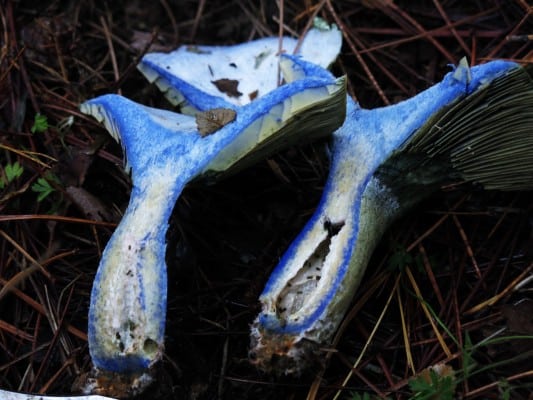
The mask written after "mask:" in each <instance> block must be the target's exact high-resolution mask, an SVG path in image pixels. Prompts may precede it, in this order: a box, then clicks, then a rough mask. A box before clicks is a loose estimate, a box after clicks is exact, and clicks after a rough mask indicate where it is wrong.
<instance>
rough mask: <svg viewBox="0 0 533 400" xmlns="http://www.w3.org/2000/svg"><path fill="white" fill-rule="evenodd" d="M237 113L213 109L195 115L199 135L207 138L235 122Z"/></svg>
mask: <svg viewBox="0 0 533 400" xmlns="http://www.w3.org/2000/svg"><path fill="white" fill-rule="evenodd" d="M236 116H237V113H236V112H235V111H234V110H232V109H231V108H213V109H211V110H207V111H204V112H201V113H198V114H196V125H198V132H200V135H202V137H203V136H207V135H210V134H212V133H214V132H216V131H218V130H219V129H220V128H222V127H224V126H226V125H227V124H229V123H230V122H233V121H234V120H235V117H236Z"/></svg>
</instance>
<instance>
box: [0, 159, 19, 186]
mask: <svg viewBox="0 0 533 400" xmlns="http://www.w3.org/2000/svg"><path fill="white" fill-rule="evenodd" d="M23 172H24V168H23V167H22V165H20V164H19V162H18V161H15V162H14V163H12V164H7V165H6V167H5V168H4V175H5V177H4V176H1V177H0V189H3V188H4V187H5V186H6V185H8V184H9V183H11V182H13V181H14V180H15V179H17V178H19V177H20V176H21V175H22V173H23Z"/></svg>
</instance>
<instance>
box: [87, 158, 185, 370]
mask: <svg viewBox="0 0 533 400" xmlns="http://www.w3.org/2000/svg"><path fill="white" fill-rule="evenodd" d="M185 180H186V176H184V174H183V171H178V170H177V169H176V168H175V167H173V166H172V163H171V161H170V160H169V162H168V163H166V164H163V165H159V166H153V167H151V171H150V173H149V174H147V175H146V176H143V179H141V180H140V182H136V183H135V185H134V187H133V190H132V194H131V198H130V203H129V205H128V211H127V213H126V214H125V215H124V218H123V219H122V221H121V223H120V225H119V226H118V228H117V229H116V230H115V232H114V233H113V235H112V237H111V239H110V240H109V242H108V244H107V246H106V248H105V251H104V253H103V255H102V260H101V263H100V268H99V269H98V272H97V274H96V277H95V281H94V284H93V289H92V293H91V304H90V308H89V331H88V335H89V345H90V347H89V350H90V352H91V358H92V360H93V363H94V364H95V366H96V367H97V368H100V369H104V370H108V371H113V372H126V373H127V372H136V371H140V370H143V369H147V368H149V367H151V366H152V364H153V363H154V362H155V361H157V360H158V359H160V357H161V354H162V351H163V343H164V328H165V316H166V299H167V271H166V264H165V250H166V244H165V235H166V231H167V228H168V219H169V216H170V214H171V212H172V208H173V207H174V204H175V202H176V200H177V198H178V196H179V194H180V193H181V191H182V189H183V186H184V181H185ZM113 309H114V310H116V312H109V310H113Z"/></svg>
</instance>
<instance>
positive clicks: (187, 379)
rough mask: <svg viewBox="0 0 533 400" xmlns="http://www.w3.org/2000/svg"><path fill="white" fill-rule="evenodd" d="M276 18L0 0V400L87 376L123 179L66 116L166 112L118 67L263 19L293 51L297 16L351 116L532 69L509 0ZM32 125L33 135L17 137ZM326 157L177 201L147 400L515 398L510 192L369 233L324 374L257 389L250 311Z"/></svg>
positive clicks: (105, 147) (527, 212) (528, 287)
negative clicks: (429, 376) (164, 310)
mask: <svg viewBox="0 0 533 400" xmlns="http://www.w3.org/2000/svg"><path fill="white" fill-rule="evenodd" d="M280 3H283V13H282V15H281V14H280V9H279V8H278V7H277V5H276V2H274V1H263V2H255V1H246V0H242V1H238V0H235V1H231V0H230V1H218V0H217V1H211V0H210V1H200V2H197V1H184V0H161V1H159V2H145V1H138V0H133V1H112V2H111V1H110V2H104V1H96V0H89V1H81V2H80V1H74V0H64V1H59V0H58V1H51V0H43V1H40V2H35V1H24V0H20V1H14V0H13V1H9V0H1V7H0V26H1V28H2V29H1V31H0V32H1V36H0V164H1V166H2V170H1V171H2V175H3V177H4V179H6V174H7V172H8V171H7V169H8V168H7V167H8V166H11V167H12V166H13V165H14V164H15V162H18V165H20V166H21V167H22V168H23V171H22V173H21V174H20V176H18V177H16V178H14V179H12V180H11V181H10V182H8V183H7V184H6V185H4V187H3V189H1V191H0V388H2V389H8V390H15V391H24V392H35V393H41V394H71V393H72V389H71V386H72V385H73V383H74V381H75V380H76V378H77V377H78V376H79V375H80V374H82V373H85V372H87V371H89V370H90V368H91V362H90V358H89V353H88V348H87V340H86V329H87V308H88V302H89V293H90V289H91V285H92V281H93V278H94V274H95V271H96V268H97V266H98V261H99V258H100V255H101V252H102V250H103V248H104V246H105V244H106V242H107V240H108V239H109V237H110V235H111V233H112V232H113V229H114V227H115V226H116V224H117V223H118V222H119V221H120V215H121V213H122V212H123V211H124V209H125V207H126V205H127V202H128V199H129V190H130V181H129V177H128V176H127V175H126V174H125V172H124V171H123V169H122V153H121V148H120V146H119V145H117V144H116V143H115V142H114V141H113V140H112V139H111V138H110V137H109V135H108V134H107V133H106V131H105V130H104V128H103V127H102V126H100V125H98V124H97V123H96V122H95V121H94V120H92V119H90V118H88V117H86V116H84V115H82V114H81V113H80V112H79V110H78V105H79V104H80V103H81V102H83V101H85V100H87V99H90V98H93V97H96V96H98V95H101V94H105V93H117V92H120V93H121V94H123V95H125V96H127V97H129V98H131V99H133V100H135V101H137V102H140V103H143V104H147V105H151V106H157V107H164V108H170V106H169V105H168V103H166V101H165V100H164V99H163V97H162V96H161V95H160V93H159V92H158V91H157V89H156V88H155V87H153V86H151V85H149V84H148V83H147V82H146V81H145V80H144V78H143V77H142V76H141V74H140V73H138V72H137V70H136V68H135V64H136V62H137V61H138V60H139V58H140V57H141V56H142V55H143V54H144V53H145V52H146V51H169V50H172V49H174V48H176V47H178V46H179V45H182V44H189V43H198V44H234V43H238V42H242V41H248V40H251V39H254V38H259V37H263V36H276V35H277V34H278V31H279V24H278V22H279V21H280V18H282V20H283V23H284V24H285V26H286V28H285V30H284V34H288V35H291V34H294V35H298V34H300V33H302V32H303V30H304V29H305V27H306V25H307V24H308V23H309V21H310V20H311V19H312V17H313V16H314V15H315V13H316V14H317V15H319V16H321V17H323V18H324V19H325V20H327V21H328V22H335V23H337V24H339V25H341V28H342V29H343V33H344V35H345V38H344V45H343V50H342V54H341V56H340V57H339V59H338V61H337V62H336V63H335V65H334V66H333V72H334V73H335V74H336V75H343V74H345V75H346V76H347V77H348V88H349V91H350V93H351V94H352V95H353V96H354V97H355V98H356V99H357V100H358V101H359V102H360V103H361V105H362V106H364V107H368V108H371V107H378V106H383V105H385V104H390V103H395V102H397V101H399V100H402V99H405V98H408V97H410V96H412V95H414V94H416V93H418V92H419V91H421V90H423V89H425V88H427V87H428V86H430V85H432V84H434V83H436V82H438V81H439V80H440V79H441V77H442V76H443V74H444V73H446V72H447V71H448V70H449V64H454V63H457V62H458V61H459V60H460V59H461V58H462V57H463V56H466V57H467V58H468V60H470V63H471V64H479V63H483V62H486V61H489V60H492V59H510V60H515V61H517V62H521V63H531V62H532V61H533V46H532V45H531V43H532V42H531V37H527V35H531V34H533V8H532V7H531V5H529V4H528V3H527V1H525V0H514V1H498V0H491V1H469V2H464V1H444V0H435V1H399V0H398V1H396V2H393V1H389V0H380V1H370V0H364V1H363V0H361V1H353V0H340V1H335V2H334V1H327V0H325V1H311V0H305V1H285V2H283V1H280ZM280 15H281V17H280ZM37 114H41V115H43V116H45V117H46V118H47V122H48V127H47V128H46V127H44V129H42V131H38V132H35V133H32V132H31V131H32V127H34V126H35V116H36V115H37ZM325 146H326V143H325V142H317V143H314V144H312V145H308V146H305V147H295V148H290V149H288V150H286V151H283V152H282V153H280V154H277V155H275V156H273V157H272V158H271V159H269V160H268V161H263V162H260V163H259V164H257V165H255V166H253V167H251V168H249V169H247V170H245V171H242V172H241V173H239V174H237V175H235V176H232V177H231V178H228V179H226V180H224V181H221V182H218V183H217V184H215V185H212V186H203V185H200V184H194V185H191V186H189V187H187V188H186V190H185V191H184V192H183V194H182V196H181V198H180V200H179V201H178V203H177V204H176V207H175V210H174V214H173V217H172V220H171V229H170V231H169V234H168V243H169V246H168V253H167V259H168V266H169V302H168V321H167V329H166V332H167V339H166V353H165V357H164V360H163V361H162V362H161V363H160V364H161V365H160V366H159V367H158V372H157V377H158V381H157V384H155V385H153V386H152V387H151V388H150V389H149V393H150V395H149V396H150V398H151V399H153V400H155V399H174V398H175V399H214V398H217V399H234V400H238V399H276V400H279V399H302V398H306V396H308V397H307V398H310V399H311V398H312V399H331V398H333V397H334V396H335V394H336V393H337V391H340V398H341V399H350V398H353V399H359V398H370V397H363V396H364V394H365V393H366V394H367V395H369V396H370V395H372V396H381V397H384V396H389V397H390V398H395V399H407V398H410V396H412V395H413V394H412V392H411V389H410V388H409V386H408V381H409V379H410V378H411V377H412V376H413V375H414V374H415V373H420V372H421V371H423V370H424V369H425V368H427V367H429V366H432V365H435V364H437V363H440V362H444V363H446V364H447V365H448V366H449V367H451V368H453V370H454V371H455V374H456V375H455V376H456V378H454V383H455V384H456V385H457V386H456V389H455V395H454V397H455V398H463V397H465V398H474V397H478V398H484V399H492V398H506V397H505V396H506V395H509V396H510V397H507V398H512V399H528V398H530V399H531V395H530V393H531V391H533V387H532V386H533V384H532V382H533V363H532V361H531V360H533V325H532V321H531V315H532V312H533V300H532V295H531V293H532V289H533V286H532V284H531V280H530V281H526V279H527V278H528V277H529V278H531V274H532V272H531V271H532V269H533V264H532V255H533V254H532V251H531V249H532V248H533V234H532V219H531V218H532V213H531V212H532V201H531V199H532V196H531V193H527V192H516V193H499V192H487V191H482V190H480V189H479V188H476V187H466V186H462V185H459V186H452V187H447V188H443V189H442V190H441V191H440V192H439V193H437V195H435V196H433V197H431V198H430V199H429V200H428V201H426V202H425V203H423V204H422V205H421V206H419V207H417V209H416V210H414V211H413V212H412V213H410V214H409V215H408V216H407V217H405V218H404V219H402V220H401V221H399V222H398V223H396V224H395V225H394V226H393V227H392V228H391V229H390V230H389V231H388V233H387V234H386V235H385V237H384V238H383V240H382V243H381V244H380V246H379V248H378V249H377V251H376V253H375V255H374V257H373V259H372V262H371V265H370V266H369V268H368V271H367V274H366V276H365V278H364V282H363V285H362V288H361V290H360V291H359V292H358V293H356V294H355V296H354V308H353V309H352V311H351V312H350V314H349V317H348V319H347V321H346V323H345V325H344V326H343V329H342V331H341V333H340V334H339V337H338V343H336V344H335V345H334V346H332V347H331V348H330V349H329V352H328V353H329V356H328V358H327V360H326V362H325V365H324V368H323V369H322V370H316V371H310V372H309V374H308V375H306V376H302V377H297V378H291V377H274V376H268V375H265V374H262V373H260V372H258V371H256V370H255V368H254V367H253V366H252V365H251V364H250V363H249V361H248V359H247V351H248V345H249V339H248V327H249V324H250V323H251V322H252V321H253V319H254V317H255V315H256V314H257V312H258V310H259V308H258V303H257V298H258V296H259V294H260V293H261V290H262V287H263V285H264V283H265V282H266V279H267V278H268V276H269V273H270V271H271V270H272V268H273V267H274V266H275V265H276V263H277V261H278V260H279V258H280V256H281V255H282V254H283V252H284V251H285V249H286V248H287V246H288V244H289V243H290V242H291V240H292V239H294V237H295V236H296V234H297V233H298V232H299V231H300V229H301V228H302V226H303V225H304V223H305V222H306V220H307V219H308V218H309V217H310V215H311V214H312V212H313V209H314V207H315V206H316V204H317V202H318V200H319V198H320V195H321V190H322V185H323V183H324V181H325V178H326V176H327V171H328V161H327V154H326V151H325ZM11 167H9V168H11ZM42 178H46V181H44V182H43V180H42ZM46 182H49V185H50V188H49V189H47V188H46V187H43V184H46ZM47 190H48V191H49V192H50V193H49V195H47V196H46V197H45V198H44V199H42V200H41V201H38V196H39V194H41V195H44V193H45V192H46V191H47ZM38 265H39V266H38ZM407 270H408V271H409V272H410V273H411V278H412V279H410V277H409V273H408V272H407ZM398 276H400V281H399V286H398V288H397V289H394V287H395V286H394V285H395V281H396V278H397V277H398ZM413 282H416V285H417V287H418V288H419V289H420V291H421V295H422V297H423V298H424V300H425V302H422V301H420V299H419V298H418V296H417V295H416V294H415V289H414V285H413ZM519 283H522V284H521V285H520V286H517V285H518V284H519ZM391 293H393V294H394V295H393V297H392V300H391V303H390V306H389V309H388V311H387V312H386V313H385V315H384V317H383V320H382V321H381V322H380V324H379V328H378V330H377V331H376V333H375V335H374V336H373V338H372V340H371V342H370V344H369V346H368V348H366V351H365V352H364V355H363V357H362V359H361V360H360V362H359V363H358V366H357V368H356V369H354V370H352V369H351V367H352V365H353V364H354V362H355V361H356V359H357V358H358V357H359V355H360V353H361V351H362V350H363V347H364V346H365V343H366V341H367V339H368V338H369V336H370V335H371V332H372V330H373V328H374V326H375V325H376V323H377V321H378V319H379V317H380V314H381V313H382V312H383V307H384V306H385V303H386V302H387V299H388V298H389V296H390V295H391ZM495 296H497V298H496V299H495V301H494V302H492V303H491V304H486V305H482V306H480V307H478V308H476V309H473V308H474V307H476V306H477V305H479V304H481V303H483V302H485V301H487V300H489V299H491V298H494V297H495ZM399 302H400V304H399ZM424 304H427V305H428V306H429V309H431V310H432V312H434V314H435V315H436V317H437V318H434V319H433V320H437V319H438V321H440V324H439V323H436V325H435V326H436V327H437V328H436V330H437V331H438V332H440V334H441V335H442V337H443V341H444V343H445V344H446V346H443V345H442V343H440V342H439V341H438V340H437V338H436V335H435V329H434V328H433V327H432V325H431V324H430V323H429V319H428V317H427V316H426V314H425V313H424V310H423V307H422V306H423V305H424ZM399 305H400V306H401V307H399ZM400 308H401V309H402V312H403V321H404V327H405V329H406V331H407V332H408V335H409V342H410V353H411V357H412V360H413V366H412V367H411V366H410V365H409V364H408V361H407V356H406V354H408V353H407V352H406V348H405V342H404V336H403V334H402V325H403V324H402V314H401V313H400V311H399V310H400ZM517 336H520V339H516V338H509V339H505V340H501V341H497V340H492V341H490V340H489V341H488V342H486V343H485V344H483V343H481V344H480V342H482V341H483V340H485V339H488V338H501V337H517ZM476 345H478V346H476ZM447 350H449V354H447ZM467 370H468V372H467ZM351 372H352V373H353V374H352V375H351V377H350V378H349V379H347V381H346V382H344V381H345V378H346V377H347V376H348V374H350V373H351ZM343 382H344V383H343ZM358 396H359V397H358ZM417 398H418V397H417ZM420 398H421V397H420ZM428 398H429V397H428ZM434 398H439V397H434Z"/></svg>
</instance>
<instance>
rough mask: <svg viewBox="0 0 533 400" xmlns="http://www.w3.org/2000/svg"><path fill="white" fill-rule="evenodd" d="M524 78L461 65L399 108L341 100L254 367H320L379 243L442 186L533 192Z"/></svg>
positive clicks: (531, 127)
mask: <svg viewBox="0 0 533 400" xmlns="http://www.w3.org/2000/svg"><path fill="white" fill-rule="evenodd" d="M531 71H532V68H531V67H529V68H528V69H526V68H522V67H520V66H518V65H517V64H514V63H511V62H504V61H494V62H490V63H487V64H484V65H480V66H476V67H473V68H471V69H470V68H469V67H468V66H467V65H466V64H465V62H464V61H462V62H461V63H460V65H459V66H458V67H457V68H455V69H454V71H452V72H450V73H448V74H447V75H446V76H445V77H444V79H443V80H442V82H440V83H438V84H436V85H434V86H433V87H431V88H429V89H427V90H426V91H424V92H422V93H420V94H419V95H417V96H415V97H413V98H411V99H408V100H406V101H403V102H401V103H399V104H396V105H392V106H388V107H384V108H378V109H373V110H364V109H362V108H360V107H359V106H358V105H357V104H355V103H354V102H353V101H352V100H351V99H348V105H347V112H346V121H345V122H344V124H343V126H342V127H341V128H340V129H338V130H337V131H336V132H335V133H334V134H333V143H332V151H331V152H332V160H331V168H330V173H329V177H328V180H327V183H326V185H325V188H324V192H323V195H322V199H321V201H320V204H319V205H318V207H317V209H316V212H315V213H314V215H313V216H312V217H311V219H310V220H309V222H308V223H307V224H306V225H305V227H304V228H303V230H302V232H301V233H300V234H299V235H298V237H297V238H296V239H295V240H294V242H293V243H292V244H291V246H290V247H289V249H288V250H287V252H286V253H285V255H284V256H283V257H282V259H281V261H280V262H279V264H278V266H277V267H276V268H275V269H274V271H273V273H272V275H271V276H270V279H269V280H268V282H267V284H266V287H265V289H264V291H263V293H262V294H261V296H260V301H261V304H262V311H261V313H260V314H259V315H258V316H257V318H256V320H255V321H254V323H253V325H252V328H251V349H250V358H251V360H252V361H253V362H254V363H255V364H257V365H258V367H259V368H261V369H263V370H266V371H269V372H274V373H277V374H293V373H295V374H299V373H301V372H302V371H304V370H305V369H306V368H308V367H309V366H310V365H312V364H315V363H320V361H321V360H323V359H324V357H323V354H321V352H320V348H323V347H324V346H327V345H328V344H329V343H330V341H331V339H332V337H333V334H334V333H335V331H336V330H337V328H338V326H339V324H340V322H341V320H342V319H343V317H344V315H345V313H346V311H347V308H348V307H349V304H350V301H351V299H352V297H353V295H354V293H355V291H356V289H357V287H358V285H359V283H360V281H361V278H362V276H363V274H364V272H365V269H366V266H367V264H368V262H369V258H370V256H371V254H372V251H373V250H374V248H375V246H376V244H377V243H378V241H379V240H380V238H381V236H382V234H383V233H384V232H385V230H386V229H387V227H388V226H389V225H390V223H391V222H392V221H394V220H395V219H396V218H398V216H400V215H402V213H404V212H405V211H406V210H408V209H409V208H410V207H411V206H413V205H414V204H416V203H417V202H419V201H420V200H421V199H422V198H424V197H425V196H427V195H428V194H431V193H432V192H433V191H434V190H436V189H438V187H439V186H440V185H441V184H442V183H444V182H450V181H468V182H474V183H477V184H480V185H482V186H483V187H485V188H487V189H497V190H527V189H532V188H533V112H532V110H533V108H532V107H533V81H532V77H531Z"/></svg>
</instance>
